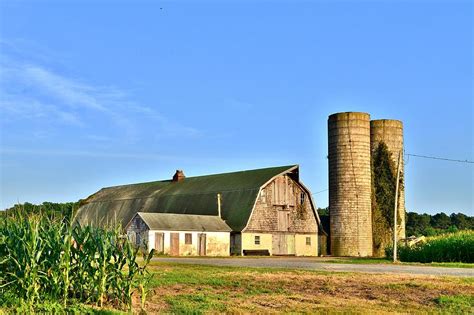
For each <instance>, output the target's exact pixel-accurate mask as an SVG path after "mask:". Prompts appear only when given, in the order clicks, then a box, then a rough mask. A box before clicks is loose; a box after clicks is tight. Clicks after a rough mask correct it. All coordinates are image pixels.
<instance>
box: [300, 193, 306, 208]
mask: <svg viewBox="0 0 474 315" xmlns="http://www.w3.org/2000/svg"><path fill="white" fill-rule="evenodd" d="M305 201H306V194H305V193H304V192H302V193H301V194H300V205H304V203H305Z"/></svg>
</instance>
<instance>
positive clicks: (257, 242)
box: [255, 235, 260, 245]
mask: <svg viewBox="0 0 474 315" xmlns="http://www.w3.org/2000/svg"><path fill="white" fill-rule="evenodd" d="M255 245H260V235H255Z"/></svg>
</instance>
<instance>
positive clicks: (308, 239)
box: [306, 236, 311, 245]
mask: <svg viewBox="0 0 474 315" xmlns="http://www.w3.org/2000/svg"><path fill="white" fill-rule="evenodd" d="M306 245H311V236H306Z"/></svg>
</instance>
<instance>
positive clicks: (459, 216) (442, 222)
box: [1, 202, 474, 236]
mask: <svg viewBox="0 0 474 315" xmlns="http://www.w3.org/2000/svg"><path fill="white" fill-rule="evenodd" d="M78 207H79V202H65V203H55V202H43V203H42V204H32V203H29V202H25V203H23V204H17V205H14V206H13V207H10V208H8V209H5V211H4V212H3V213H1V214H3V215H7V214H8V213H9V212H18V211H19V212H21V213H25V214H28V213H30V214H31V213H33V214H39V213H42V214H44V215H46V216H47V217H49V218H57V217H64V218H67V219H71V218H72V217H73V216H74V214H75V212H76V210H77V208H78ZM318 214H319V217H320V219H321V223H322V225H323V229H324V230H325V231H326V232H327V233H329V232H330V229H329V208H318ZM405 227H406V235H407V236H412V235H415V236H422V235H424V236H434V235H438V234H443V233H448V232H456V231H459V230H474V217H472V216H468V215H465V214H463V213H452V214H451V215H447V214H446V213H444V212H441V213H437V214H434V215H430V214H427V213H423V214H419V213H416V212H407V213H406V226H405Z"/></svg>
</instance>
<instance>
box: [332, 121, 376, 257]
mask: <svg viewBox="0 0 474 315" xmlns="http://www.w3.org/2000/svg"><path fill="white" fill-rule="evenodd" d="M328 135H329V139H328V151H329V155H328V159H329V211H330V229H331V233H330V234H331V254H332V255H335V256H372V209H371V185H372V183H371V160H370V115H369V114H366V113H354V112H347V113H337V114H333V115H331V116H329V119H328Z"/></svg>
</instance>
